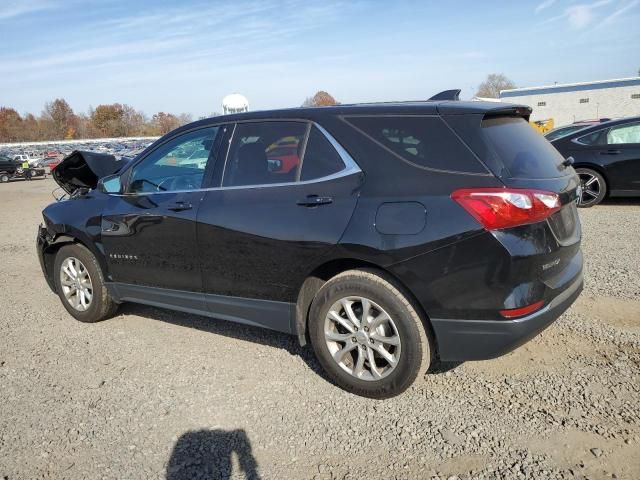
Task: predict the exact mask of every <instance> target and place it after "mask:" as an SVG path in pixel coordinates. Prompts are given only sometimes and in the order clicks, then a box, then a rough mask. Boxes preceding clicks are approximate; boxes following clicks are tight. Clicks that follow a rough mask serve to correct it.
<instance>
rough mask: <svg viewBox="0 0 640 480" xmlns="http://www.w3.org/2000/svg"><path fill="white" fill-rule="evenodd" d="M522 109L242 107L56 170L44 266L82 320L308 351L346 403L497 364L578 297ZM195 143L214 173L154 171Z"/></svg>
mask: <svg viewBox="0 0 640 480" xmlns="http://www.w3.org/2000/svg"><path fill="white" fill-rule="evenodd" d="M529 114H530V109H529V108H528V107H523V106H514V105H505V104H503V103H489V102H487V103H483V102H461V101H427V102H419V103H396V104H372V105H340V106H334V107H322V108H302V109H291V110H280V111H263V112H248V113H241V114H234V115H228V116H221V117H215V118H212V119H207V120H201V121H198V122H195V123H191V124H189V125H186V126H184V127H181V128H179V129H177V130H174V131H173V132H171V133H169V134H167V135H165V136H164V137H162V138H161V139H159V140H158V141H156V142H155V143H154V144H152V145H151V146H150V147H149V148H147V149H146V150H145V151H144V152H142V153H141V154H140V155H139V156H137V157H136V158H135V159H134V160H133V161H131V162H130V163H128V164H127V165H125V166H122V165H121V163H122V162H117V161H116V160H115V158H114V157H111V156H105V155H99V154H96V153H87V152H75V153H74V154H73V155H71V156H70V157H69V158H67V159H65V160H64V161H63V162H62V163H61V164H60V165H59V166H58V167H57V168H56V169H55V170H54V171H53V176H54V178H55V180H56V182H58V184H59V185H60V186H61V187H62V188H63V189H65V190H66V192H67V193H68V199H67V200H64V201H61V202H59V203H54V204H52V205H50V206H48V207H47V208H45V209H44V211H43V216H44V224H43V225H41V226H40V228H39V232H38V253H39V259H40V263H41V266H42V269H43V272H44V275H45V277H46V279H47V281H48V284H49V286H50V287H51V289H52V290H53V291H54V292H56V293H57V294H58V295H59V297H60V299H61V301H62V304H63V305H64V307H65V308H66V309H67V311H68V312H69V313H70V314H71V315H72V316H73V317H75V318H76V319H78V320H80V321H83V322H96V321H99V320H103V319H105V318H107V317H109V316H111V315H113V314H114V312H115V311H116V309H117V307H118V305H119V304H120V303H122V302H137V303H143V304H149V305H154V306H157V307H166V308H169V309H173V310H180V311H186V312H190V313H197V314H200V315H205V316H209V317H213V318H215V319H219V320H229V321H232V322H238V323H239V324H243V325H249V326H258V327H264V328H269V329H273V330H277V331H280V332H286V333H289V334H293V335H296V336H297V337H298V340H299V342H300V343H301V344H302V345H304V344H306V343H307V342H308V341H310V343H311V345H312V347H313V349H314V351H315V353H316V355H317V357H318V359H319V361H320V363H321V365H322V366H323V367H324V369H325V370H326V371H327V374H328V375H329V377H330V378H331V379H333V381H334V382H335V383H337V384H338V385H339V386H341V387H342V388H344V389H346V390H348V391H351V392H354V393H356V394H359V395H363V396H368V397H374V398H385V397H389V396H392V395H397V394H399V393H400V392H402V391H403V390H405V389H406V388H407V387H409V386H410V385H411V384H412V383H413V381H414V380H415V379H416V378H417V376H418V374H419V373H420V372H424V371H425V370H426V369H427V367H428V366H429V365H430V364H431V363H432V362H433V361H436V360H437V359H440V360H443V361H465V360H480V359H487V358H493V357H496V356H499V355H502V354H504V353H506V352H509V351H510V350H512V349H514V348H516V347H517V346H519V345H521V344H522V343H524V342H526V341H527V340H529V339H530V338H532V337H533V336H535V335H536V334H537V333H539V332H540V331H542V330H543V329H544V328H546V327H547V326H548V325H550V324H551V323H552V322H553V321H554V320H555V319H557V318H558V316H560V315H561V314H562V313H563V312H564V311H565V310H566V309H567V308H568V307H569V306H570V305H571V304H572V303H573V301H574V300H575V299H576V298H577V297H578V295H579V294H580V292H581V290H582V253H581V249H580V237H581V233H580V222H579V219H578V215H577V209H576V199H577V194H578V186H579V180H578V177H577V175H576V173H575V171H574V170H573V168H571V166H568V165H567V163H566V162H564V159H563V158H562V157H561V156H560V155H559V154H558V152H557V151H556V150H555V149H554V148H553V147H552V146H551V144H549V142H547V141H545V140H544V139H543V138H542V137H541V136H540V135H538V134H537V133H536V132H535V131H534V130H533V129H532V128H531V127H529V125H528V123H527V122H528V117H529ZM285 138H294V139H295V140H296V142H295V143H296V144H298V143H299V144H301V145H304V146H305V147H304V149H303V151H301V159H300V160H301V161H300V162H299V164H298V167H296V168H297V170H296V172H295V175H293V176H292V177H291V179H288V180H287V179H283V176H282V174H280V173H277V172H272V171H270V169H269V158H268V152H267V149H268V148H269V146H270V145H273V144H274V143H277V142H279V141H281V140H282V139H285ZM194 143H198V144H201V145H202V146H203V147H205V148H207V149H208V150H209V155H208V159H207V162H206V164H203V165H202V166H200V165H197V166H194V165H189V164H180V163H175V164H172V163H168V162H167V161H166V160H167V159H168V158H172V157H173V156H175V152H177V151H182V147H183V146H184V145H185V144H191V145H193V144H194ZM114 172H117V173H114ZM238 328H243V327H241V326H239V327H238Z"/></svg>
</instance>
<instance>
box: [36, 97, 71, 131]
mask: <svg viewBox="0 0 640 480" xmlns="http://www.w3.org/2000/svg"><path fill="white" fill-rule="evenodd" d="M42 119H43V121H44V122H45V123H48V127H49V129H48V130H49V133H50V136H51V139H52V140H63V139H64V140H70V139H72V138H75V137H76V132H77V130H78V119H77V117H76V115H75V113H73V109H72V108H71V107H70V106H69V104H68V103H67V101H66V100H64V99H62V98H56V99H55V100H54V101H53V102H47V103H45V105H44V111H43V112H42Z"/></svg>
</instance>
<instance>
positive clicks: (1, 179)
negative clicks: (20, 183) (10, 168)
mask: <svg viewBox="0 0 640 480" xmlns="http://www.w3.org/2000/svg"><path fill="white" fill-rule="evenodd" d="M8 181H9V175H7V174H6V173H2V174H0V183H7V182H8Z"/></svg>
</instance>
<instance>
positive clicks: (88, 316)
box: [53, 244, 118, 323]
mask: <svg viewBox="0 0 640 480" xmlns="http://www.w3.org/2000/svg"><path fill="white" fill-rule="evenodd" d="M69 272H71V274H69ZM74 273H75V275H74ZM87 278H88V281H87ZM53 280H54V282H55V286H56V291H57V293H58V296H59V297H60V300H61V301H62V304H63V305H64V307H65V308H66V309H67V311H68V312H69V313H70V314H71V316H72V317H73V318H75V319H76V320H79V321H81V322H86V323H94V322H99V321H101V320H105V319H107V318H109V317H111V316H113V315H114V314H115V313H116V310H117V309H118V304H117V303H116V302H115V301H114V300H113V298H112V297H111V295H109V292H108V291H107V288H106V287H105V282H104V275H103V274H102V269H101V268H100V265H99V264H98V261H97V260H96V257H95V256H94V255H93V254H92V253H91V252H90V251H89V250H88V249H87V248H86V247H84V246H83V245H80V244H71V245H65V246H64V247H62V248H61V249H60V250H58V253H57V254H56V258H55V262H54V269H53ZM74 290H75V293H74ZM89 296H90V298H89Z"/></svg>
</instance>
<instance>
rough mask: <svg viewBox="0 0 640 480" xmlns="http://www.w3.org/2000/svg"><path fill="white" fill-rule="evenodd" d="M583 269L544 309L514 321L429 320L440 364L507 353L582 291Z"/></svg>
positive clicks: (552, 319)
mask: <svg viewBox="0 0 640 480" xmlns="http://www.w3.org/2000/svg"><path fill="white" fill-rule="evenodd" d="M582 287H583V280H582V269H581V270H580V273H579V274H578V275H577V276H576V277H575V278H574V279H573V281H572V282H571V284H570V285H569V286H568V287H567V288H566V289H564V290H563V291H562V292H561V293H560V294H558V295H557V296H556V297H555V298H554V299H553V300H551V302H549V303H548V304H547V305H546V306H545V307H544V308H542V309H541V310H538V311H537V312H535V313H532V314H531V315H528V316H526V317H522V318H518V319H515V320H457V319H437V318H432V319H431V324H432V326H433V330H434V333H435V336H436V341H437V344H438V353H439V357H440V359H441V360H443V361H465V360H486V359H489V358H495V357H499V356H501V355H504V354H505V353H508V352H510V351H512V350H514V349H515V348H517V347H519V346H520V345H522V344H523V343H525V342H527V341H528V340H530V339H531V338H533V337H535V336H536V335H537V334H538V333H540V332H541V331H543V330H544V329H545V328H547V327H548V326H549V325H551V324H552V323H553V322H554V321H555V320H556V319H557V318H558V317H559V316H560V315H562V314H563V313H564V312H565V311H566V310H567V309H568V308H569V307H570V306H571V304H572V303H573V302H574V301H575V300H576V298H578V296H579V295H580V292H581V291H582Z"/></svg>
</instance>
